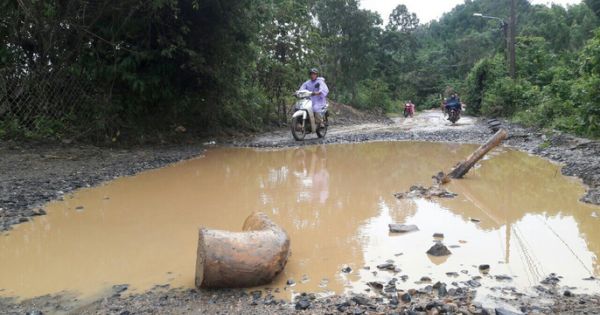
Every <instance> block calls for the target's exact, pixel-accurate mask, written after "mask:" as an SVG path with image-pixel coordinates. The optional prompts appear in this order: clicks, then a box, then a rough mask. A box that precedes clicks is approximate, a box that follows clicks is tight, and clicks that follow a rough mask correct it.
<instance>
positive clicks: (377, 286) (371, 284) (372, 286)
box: [367, 281, 383, 291]
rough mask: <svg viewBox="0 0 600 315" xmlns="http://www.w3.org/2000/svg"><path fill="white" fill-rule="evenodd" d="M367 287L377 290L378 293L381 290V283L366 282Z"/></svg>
mask: <svg viewBox="0 0 600 315" xmlns="http://www.w3.org/2000/svg"><path fill="white" fill-rule="evenodd" d="M367 285H368V286H369V287H371V288H373V289H374V290H378V291H381V290H383V283H381V282H377V281H371V282H367Z"/></svg>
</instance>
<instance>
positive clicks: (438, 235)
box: [433, 233, 444, 238]
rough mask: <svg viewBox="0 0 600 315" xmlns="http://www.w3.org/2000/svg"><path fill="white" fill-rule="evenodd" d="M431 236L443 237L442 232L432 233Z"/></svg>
mask: <svg viewBox="0 0 600 315" xmlns="http://www.w3.org/2000/svg"><path fill="white" fill-rule="evenodd" d="M433 238H444V233H433Z"/></svg>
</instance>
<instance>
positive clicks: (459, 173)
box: [448, 129, 508, 178]
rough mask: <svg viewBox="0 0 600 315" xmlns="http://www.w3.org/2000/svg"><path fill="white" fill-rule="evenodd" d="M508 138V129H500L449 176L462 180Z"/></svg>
mask: <svg viewBox="0 0 600 315" xmlns="http://www.w3.org/2000/svg"><path fill="white" fill-rule="evenodd" d="M507 137H508V132H507V131H506V129H500V130H498V132H496V134H494V136H493V137H492V138H490V139H489V140H488V141H487V142H486V143H485V144H484V145H482V146H480V147H479V148H478V149H477V150H476V151H475V152H473V153H471V155H469V157H468V158H467V159H466V160H464V161H462V162H460V163H458V165H456V166H455V167H454V169H453V170H452V171H451V172H450V174H448V175H449V176H450V177H452V178H462V177H463V176H464V175H465V174H467V172H469V170H470V169H471V168H472V167H473V166H474V165H475V163H477V161H479V160H480V159H481V158H483V157H484V156H485V155H486V154H487V153H488V152H489V151H490V150H492V149H493V148H495V147H497V146H498V145H499V144H500V143H501V142H502V140H504V139H506V138H507Z"/></svg>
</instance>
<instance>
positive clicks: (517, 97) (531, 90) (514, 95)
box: [481, 77, 540, 117]
mask: <svg viewBox="0 0 600 315" xmlns="http://www.w3.org/2000/svg"><path fill="white" fill-rule="evenodd" d="M539 101H540V91H539V88H538V87H537V86H534V85H532V84H531V83H529V82H528V81H518V80H517V81H515V80H512V79H511V78H509V77H504V78H501V79H498V80H497V81H496V82H494V84H493V85H492V86H491V87H490V88H489V89H488V90H486V91H485V93H484V95H483V99H482V105H481V113H482V114H484V115H486V116H491V117H496V116H502V117H509V116H511V115H513V114H514V113H516V112H517V111H521V110H525V109H528V108H530V107H534V106H537V105H538V104H539Z"/></svg>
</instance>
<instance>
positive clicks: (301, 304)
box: [294, 292, 317, 310]
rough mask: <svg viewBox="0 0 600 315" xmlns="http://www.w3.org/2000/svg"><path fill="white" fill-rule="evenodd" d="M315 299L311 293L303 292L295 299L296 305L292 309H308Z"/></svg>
mask: <svg viewBox="0 0 600 315" xmlns="http://www.w3.org/2000/svg"><path fill="white" fill-rule="evenodd" d="M316 298H317V297H316V296H315V295H314V294H312V293H310V294H307V293H305V292H303V293H302V294H300V295H298V296H297V297H296V305H295V306H294V307H295V308H296V310H305V309H308V308H309V307H310V306H311V304H312V301H314V300H315V299H316Z"/></svg>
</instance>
